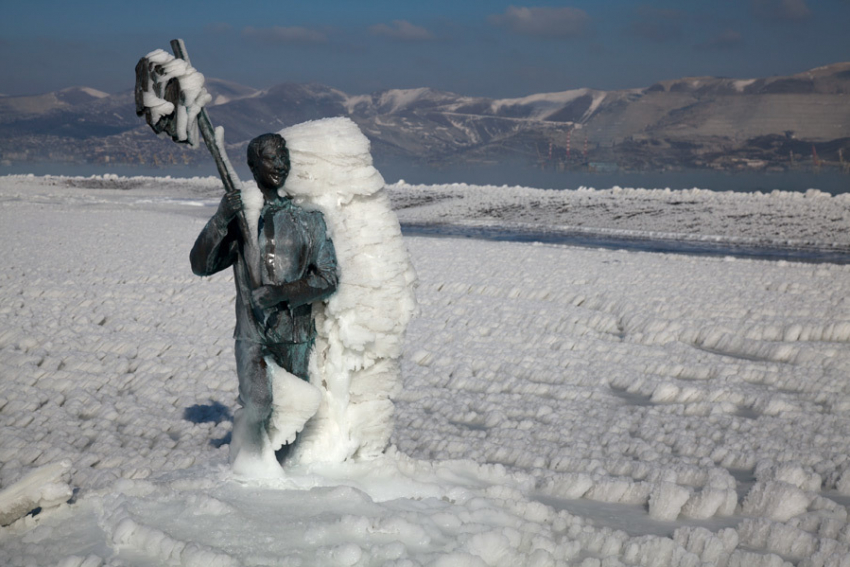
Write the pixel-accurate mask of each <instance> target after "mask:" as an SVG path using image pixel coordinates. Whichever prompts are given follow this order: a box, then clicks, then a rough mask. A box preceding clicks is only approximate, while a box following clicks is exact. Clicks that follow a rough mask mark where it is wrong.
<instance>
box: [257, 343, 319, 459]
mask: <svg viewBox="0 0 850 567" xmlns="http://www.w3.org/2000/svg"><path fill="white" fill-rule="evenodd" d="M313 343H314V341H310V342H307V343H275V344H270V345H268V352H269V355H270V356H271V358H272V360H274V362H275V364H277V365H278V366H280V367H281V368H283V369H284V370H286V371H287V372H289V373H290V374H293V375H295V376H298V377H299V378H301V379H302V380H304V381H305V382H309V381H310V378H309V373H308V371H307V367H308V365H309V363H310V351H311V350H312V349H313ZM287 401H288V402H290V403H293V402H294V403H299V402H298V401H296V400H287ZM305 401H306V400H305ZM316 402H317V403H318V400H316ZM312 409H313V411H315V409H316V407H313V408H312ZM297 442H298V438H297V434H296V438H295V441H293V442H292V443H290V444H288V445H283V446H281V447H280V449H278V450H277V451H275V456H276V457H277V460H278V462H281V463H282V462H284V460H285V459H286V457H287V455H288V454H289V452H290V450H291V449H292V447H293V446H294V445H295V444H296V443H297Z"/></svg>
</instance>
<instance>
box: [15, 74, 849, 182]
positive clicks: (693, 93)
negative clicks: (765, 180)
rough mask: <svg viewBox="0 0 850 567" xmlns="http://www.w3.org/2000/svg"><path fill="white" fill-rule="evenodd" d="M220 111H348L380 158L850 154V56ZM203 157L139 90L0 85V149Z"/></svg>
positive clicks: (86, 156) (247, 118)
mask: <svg viewBox="0 0 850 567" xmlns="http://www.w3.org/2000/svg"><path fill="white" fill-rule="evenodd" d="M207 89H208V90H209V91H210V93H211V94H212V95H213V102H212V104H211V105H210V110H209V113H210V117H211V119H212V121H213V123H214V124H216V125H222V126H224V127H225V131H226V139H227V141H228V143H229V144H230V145H232V146H234V147H237V148H239V147H242V146H243V145H244V144H245V143H246V142H247V141H248V140H249V139H250V138H252V137H254V136H256V135H257V134H259V133H263V132H267V131H278V130H280V129H282V128H284V127H286V126H290V125H292V124H296V123H299V122H303V121H305V120H313V119H318V118H325V117H329V116H349V117H350V118H352V119H353V120H354V121H355V122H357V123H358V125H359V126H360V127H361V129H362V130H363V131H364V133H366V135H367V136H368V137H369V138H370V140H371V141H372V145H373V151H374V153H375V154H376V157H378V158H379V159H380V158H382V157H383V158H393V157H403V158H406V159H416V160H420V161H423V162H440V163H444V164H451V163H461V162H495V161H504V160H506V159H520V160H524V161H526V162H529V163H533V162H537V163H542V164H544V165H546V164H551V165H560V166H566V167H569V165H570V163H579V162H588V161H591V162H592V161H597V162H609V163H616V164H618V165H619V166H621V167H627V168H647V167H661V166H669V165H678V166H697V167H700V166H706V167H708V166H710V167H715V168H729V167H741V166H742V164H746V166H749V167H766V166H770V165H773V166H783V165H787V162H788V160H789V159H791V160H793V158H794V156H795V155H796V156H797V157H798V158H799V159H802V158H803V157H806V158H808V156H810V155H811V148H812V146H813V145H814V146H815V147H816V151H817V153H818V155H819V159H821V160H826V161H835V162H836V163H837V162H838V161H839V159H841V158H840V157H839V155H838V150H839V149H843V151H844V153H846V154H847V155H848V156H850V104H847V98H848V95H850V62H846V63H837V64H834V65H829V66H825V67H820V68H817V69H813V70H810V71H807V72H805V73H800V74H797V75H792V76H787V77H771V78H755V79H730V78H716V77H690V78H682V79H675V80H670V81H663V82H660V83H656V84H654V85H651V86H649V87H646V88H636V89H628V90H620V91H600V90H593V89H586V88H582V89H572V90H565V91H563V92H556V93H539V94H532V95H528V96H525V97H521V98H511V99H491V98H485V97H470V96H463V95H459V94H455V93H450V92H444V91H439V90H436V89H431V88H418V89H391V90H385V91H379V92H375V93H372V94H366V95H350V94H348V93H345V92H342V91H340V90H338V89H334V88H331V87H327V86H324V85H319V84H294V83H282V84H278V85H275V86H273V87H270V88H267V89H261V90H257V89H252V88H250V87H245V86H242V85H239V84H236V83H232V82H228V81H222V80H219V79H208V80H207ZM57 156H67V157H65V158H64V159H75V160H80V161H92V160H105V159H106V158H107V157H108V158H109V160H110V161H118V162H129V163H139V162H142V163H152V162H153V163H161V162H168V161H181V162H183V161H188V162H194V161H199V160H206V159H208V157H207V156H206V154H205V152H191V153H190V152H187V151H186V150H185V149H184V148H181V147H179V146H175V145H173V144H165V143H163V142H162V141H160V140H158V139H156V138H155V137H152V136H150V133H149V131H147V126H145V125H144V123H143V121H142V120H141V119H139V118H137V117H136V116H135V113H134V105H133V97H132V94H131V93H130V92H124V93H118V94H114V95H105V93H101V92H99V91H96V90H94V89H86V88H79V87H75V88H71V89H65V90H63V91H59V92H57V93H48V94H44V95H38V96H30V97H2V98H0V160H3V161H4V162H14V161H25V160H38V159H51V158H52V159H56V157H57Z"/></svg>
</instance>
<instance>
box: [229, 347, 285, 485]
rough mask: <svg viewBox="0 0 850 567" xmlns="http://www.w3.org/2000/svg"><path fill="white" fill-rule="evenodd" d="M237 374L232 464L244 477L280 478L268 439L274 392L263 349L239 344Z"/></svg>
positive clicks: (231, 446) (231, 447)
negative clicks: (237, 395) (237, 386)
mask: <svg viewBox="0 0 850 567" xmlns="http://www.w3.org/2000/svg"><path fill="white" fill-rule="evenodd" d="M235 350H236V373H237V375H238V376H239V403H240V404H241V405H242V409H240V410H239V411H238V412H237V415H236V418H235V420H234V424H233V436H232V438H231V443H230V462H231V464H232V465H233V470H234V471H235V472H236V473H237V474H240V475H242V476H252V477H273V476H279V474H280V467H279V466H278V465H277V461H276V460H275V458H274V452H273V451H272V449H271V446H270V443H269V438H268V430H267V427H268V422H269V418H270V416H271V413H272V388H271V380H270V378H269V373H268V370H267V364H266V361H265V359H264V358H263V357H264V355H266V354H267V352H266V351H265V347H264V346H263V345H260V344H257V343H254V342H251V341H244V340H237V341H236V345H235Z"/></svg>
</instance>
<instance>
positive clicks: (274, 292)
mask: <svg viewBox="0 0 850 567" xmlns="http://www.w3.org/2000/svg"><path fill="white" fill-rule="evenodd" d="M315 219H316V221H317V223H316V224H317V230H316V234H315V236H316V238H315V241H316V242H318V245H317V246H316V248H315V250H314V257H313V261H312V263H311V264H310V268H309V270H308V271H307V274H306V275H305V276H304V277H303V278H301V279H299V280H295V281H293V282H288V283H284V284H281V285H267V286H263V287H261V288H258V289H257V290H255V291H254V299H255V301H256V302H257V304H258V305H260V306H261V307H263V308H266V309H267V308H269V307H272V306H274V305H277V304H279V303H284V302H285V303H287V304H289V306H290V307H298V306H299V305H304V304H306V303H313V302H314V301H322V300H323V299H327V298H328V297H330V295H331V294H332V293H333V292H335V291H336V289H337V287H338V286H339V275H338V274H337V263H336V251H335V249H334V245H333V241H331V239H330V238H329V237H328V233H327V229H326V227H325V221H324V219H323V218H322V217H321V216H316V217H315Z"/></svg>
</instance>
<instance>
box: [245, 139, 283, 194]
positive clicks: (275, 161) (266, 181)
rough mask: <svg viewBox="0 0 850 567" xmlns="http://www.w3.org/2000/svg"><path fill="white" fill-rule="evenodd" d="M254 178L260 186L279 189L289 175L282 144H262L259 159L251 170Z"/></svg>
mask: <svg viewBox="0 0 850 567" xmlns="http://www.w3.org/2000/svg"><path fill="white" fill-rule="evenodd" d="M252 173H253V174H254V179H255V180H256V182H257V185H259V186H260V187H261V188H265V189H280V188H281V187H283V183H284V182H285V181H286V177H287V176H288V175H289V167H288V165H287V163H286V157H285V156H284V153H283V146H281V145H280V144H276V143H267V144H264V145H263V148H262V150H261V151H260V161H259V163H257V164H255V166H254V169H253V171H252Z"/></svg>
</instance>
